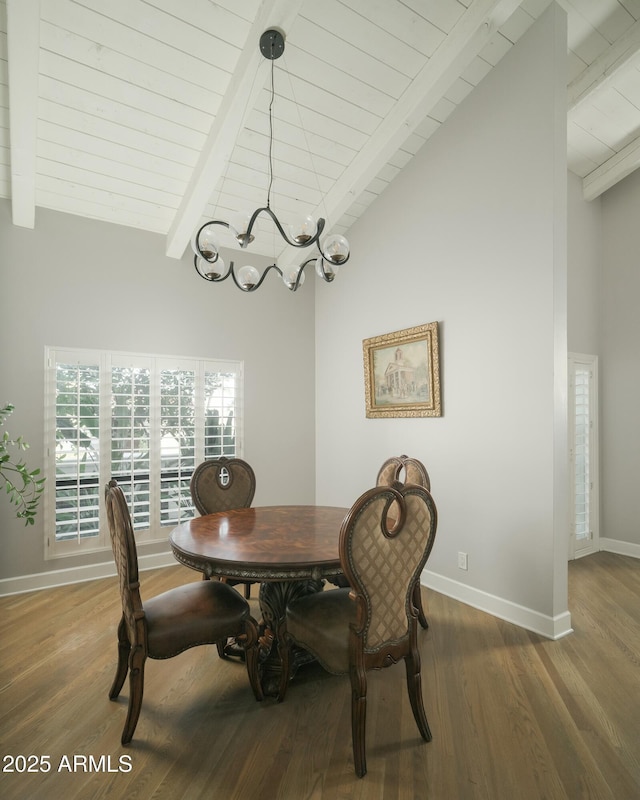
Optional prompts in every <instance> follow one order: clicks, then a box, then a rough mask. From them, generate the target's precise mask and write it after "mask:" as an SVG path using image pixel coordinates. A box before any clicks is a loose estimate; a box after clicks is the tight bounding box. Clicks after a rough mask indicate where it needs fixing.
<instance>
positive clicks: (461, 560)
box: [458, 553, 469, 569]
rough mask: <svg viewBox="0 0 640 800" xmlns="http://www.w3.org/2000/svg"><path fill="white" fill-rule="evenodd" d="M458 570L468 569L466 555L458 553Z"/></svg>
mask: <svg viewBox="0 0 640 800" xmlns="http://www.w3.org/2000/svg"><path fill="white" fill-rule="evenodd" d="M458 569H469V563H468V556H467V554H466V553H458Z"/></svg>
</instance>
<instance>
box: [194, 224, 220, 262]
mask: <svg viewBox="0 0 640 800" xmlns="http://www.w3.org/2000/svg"><path fill="white" fill-rule="evenodd" d="M196 245H197V246H196ZM191 246H192V247H193V251H194V253H196V255H198V256H202V257H203V258H206V260H207V261H211V262H214V261H215V260H216V259H217V258H218V255H219V251H218V247H219V246H218V242H217V240H216V237H215V235H214V233H213V231H212V229H211V228H204V229H203V230H201V231H200V235H199V236H198V233H197V231H196V233H195V234H194V236H193V239H192V240H191ZM198 247H199V248H200V252H198Z"/></svg>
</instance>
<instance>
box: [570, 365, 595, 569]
mask: <svg viewBox="0 0 640 800" xmlns="http://www.w3.org/2000/svg"><path fill="white" fill-rule="evenodd" d="M597 375H598V359H597V357H596V356H591V355H580V354H577V353H570V354H569V457H570V464H569V466H570V480H571V484H570V488H571V522H572V524H571V537H570V544H569V556H570V558H577V557H579V556H583V555H588V554H589V553H593V552H595V551H596V550H598V549H599V532H598V515H599V514H598V494H599V492H598V435H597V419H598V393H597V386H598V379H597Z"/></svg>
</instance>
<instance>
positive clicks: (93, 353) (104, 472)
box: [43, 346, 244, 560]
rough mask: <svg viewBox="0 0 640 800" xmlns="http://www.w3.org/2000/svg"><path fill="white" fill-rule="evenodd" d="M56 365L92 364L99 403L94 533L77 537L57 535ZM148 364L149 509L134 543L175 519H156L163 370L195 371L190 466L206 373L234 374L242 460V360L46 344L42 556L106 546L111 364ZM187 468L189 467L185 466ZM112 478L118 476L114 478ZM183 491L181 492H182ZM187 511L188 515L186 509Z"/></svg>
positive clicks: (198, 443)
mask: <svg viewBox="0 0 640 800" xmlns="http://www.w3.org/2000/svg"><path fill="white" fill-rule="evenodd" d="M60 364H77V365H79V366H85V365H94V364H95V365H97V366H98V369H99V378H98V392H97V395H98V405H99V435H98V442H99V455H98V460H99V475H98V483H99V489H98V514H99V521H98V534H97V535H95V536H88V537H87V538H86V539H85V540H82V539H81V538H80V536H79V534H78V535H77V536H75V537H74V538H72V539H69V540H60V539H56V497H57V488H58V487H57V480H56V479H57V475H56V423H57V420H56V408H57V397H58V388H57V367H58V365H60ZM123 366H129V367H132V368H141V369H144V368H148V369H149V370H150V376H149V380H150V389H149V414H150V424H149V431H150V453H151V455H150V464H149V484H150V489H149V491H150V497H151V499H150V508H149V517H150V519H149V526H148V528H145V529H140V528H136V530H135V535H136V542H137V543H138V544H139V545H146V544H154V543H158V542H166V541H167V537H168V532H169V530H170V529H171V528H172V527H173V526H174V525H175V524H176V522H175V521H170V522H162V520H161V507H160V506H161V501H162V493H161V491H160V489H161V483H162V482H161V473H162V461H161V446H160V439H161V437H162V434H161V427H160V416H161V414H160V411H161V405H162V402H161V396H160V382H161V381H160V378H161V373H162V371H163V370H184V371H186V372H191V371H192V372H193V373H194V390H193V394H194V405H195V415H194V416H195V418H194V440H195V454H194V456H193V460H194V464H193V467H194V468H195V466H197V465H198V464H199V463H200V462H202V461H204V460H205V446H206V442H205V434H206V416H207V415H206V409H205V403H206V392H205V375H211V374H220V373H222V374H226V373H232V374H235V383H236V386H235V396H234V398H233V400H232V406H233V428H234V444H235V448H234V455H235V456H236V457H239V458H241V457H242V454H243V452H244V430H243V422H244V363H243V362H242V361H238V360H229V359H219V358H215V359H213V358H202V357H191V356H168V355H155V354H149V353H136V352H127V351H113V350H99V349H87V348H75V347H54V346H46V347H45V447H44V455H45V477H46V478H47V480H46V482H45V491H44V494H43V513H44V523H45V525H44V527H45V541H44V547H45V559H47V560H49V559H56V558H64V557H68V556H74V555H81V554H86V553H97V552H104V551H110V550H111V542H110V538H109V530H108V525H107V520H106V509H105V502H104V487H105V485H106V484H107V482H108V481H109V479H110V478H111V469H112V466H111V453H112V412H111V409H112V402H113V393H112V376H113V371H112V370H113V369H114V368H116V367H123ZM187 471H188V468H187ZM116 477H117V476H116ZM182 494H183V492H182V493H181V495H179V496H182ZM189 513H193V511H192V510H191V509H190V510H189Z"/></svg>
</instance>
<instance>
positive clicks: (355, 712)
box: [349, 665, 367, 778]
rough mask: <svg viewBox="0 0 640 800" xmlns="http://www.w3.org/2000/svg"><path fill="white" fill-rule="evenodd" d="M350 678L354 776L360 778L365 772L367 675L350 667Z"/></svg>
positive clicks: (354, 667) (359, 669) (360, 669)
mask: <svg viewBox="0 0 640 800" xmlns="http://www.w3.org/2000/svg"><path fill="white" fill-rule="evenodd" d="M349 676H350V678H351V739H352V742H353V762H354V765H355V770H356V775H357V776H358V777H359V778H362V777H363V776H364V775H366V772H367V756H366V722H367V675H366V672H365V671H364V668H362V667H358V666H357V665H352V667H351V669H350V670H349Z"/></svg>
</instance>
